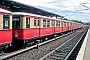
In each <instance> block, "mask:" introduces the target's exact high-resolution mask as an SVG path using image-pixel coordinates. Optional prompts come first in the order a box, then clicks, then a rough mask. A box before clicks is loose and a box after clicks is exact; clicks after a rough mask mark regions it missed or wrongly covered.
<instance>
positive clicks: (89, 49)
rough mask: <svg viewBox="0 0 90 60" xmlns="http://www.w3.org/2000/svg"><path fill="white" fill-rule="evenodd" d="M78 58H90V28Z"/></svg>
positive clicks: (77, 59) (81, 59)
mask: <svg viewBox="0 0 90 60" xmlns="http://www.w3.org/2000/svg"><path fill="white" fill-rule="evenodd" d="M76 60H90V28H89V30H88V32H87V34H86V37H85V39H84V42H83V44H82V46H81V48H80V51H79V53H78V56H77V58H76Z"/></svg>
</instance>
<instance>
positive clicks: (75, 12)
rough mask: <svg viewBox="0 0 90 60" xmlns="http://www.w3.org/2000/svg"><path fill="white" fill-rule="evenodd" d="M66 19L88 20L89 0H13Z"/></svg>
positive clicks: (89, 12)
mask: <svg viewBox="0 0 90 60" xmlns="http://www.w3.org/2000/svg"><path fill="white" fill-rule="evenodd" d="M13 1H17V2H20V3H23V4H26V5H30V6H34V7H37V8H40V9H43V10H46V11H49V12H52V13H56V14H58V15H61V16H64V17H65V18H68V19H71V20H73V19H75V20H79V21H82V22H90V0H13Z"/></svg>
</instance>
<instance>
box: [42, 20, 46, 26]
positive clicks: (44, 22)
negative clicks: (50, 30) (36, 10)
mask: <svg viewBox="0 0 90 60" xmlns="http://www.w3.org/2000/svg"><path fill="white" fill-rule="evenodd" d="M45 27H46V20H43V28H45Z"/></svg>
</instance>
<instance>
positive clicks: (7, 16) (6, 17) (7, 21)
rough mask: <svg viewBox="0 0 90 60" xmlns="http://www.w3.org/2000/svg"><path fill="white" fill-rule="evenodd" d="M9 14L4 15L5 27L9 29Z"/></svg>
mask: <svg viewBox="0 0 90 60" xmlns="http://www.w3.org/2000/svg"><path fill="white" fill-rule="evenodd" d="M9 20H10V18H9V15H3V29H9Z"/></svg>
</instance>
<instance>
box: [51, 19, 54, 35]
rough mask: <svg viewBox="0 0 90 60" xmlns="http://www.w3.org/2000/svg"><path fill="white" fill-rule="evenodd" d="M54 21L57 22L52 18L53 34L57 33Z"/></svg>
mask: <svg viewBox="0 0 90 60" xmlns="http://www.w3.org/2000/svg"><path fill="white" fill-rule="evenodd" d="M54 23H55V22H54V20H52V25H51V26H52V33H53V34H54V33H55V27H54V25H55V24H54Z"/></svg>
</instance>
